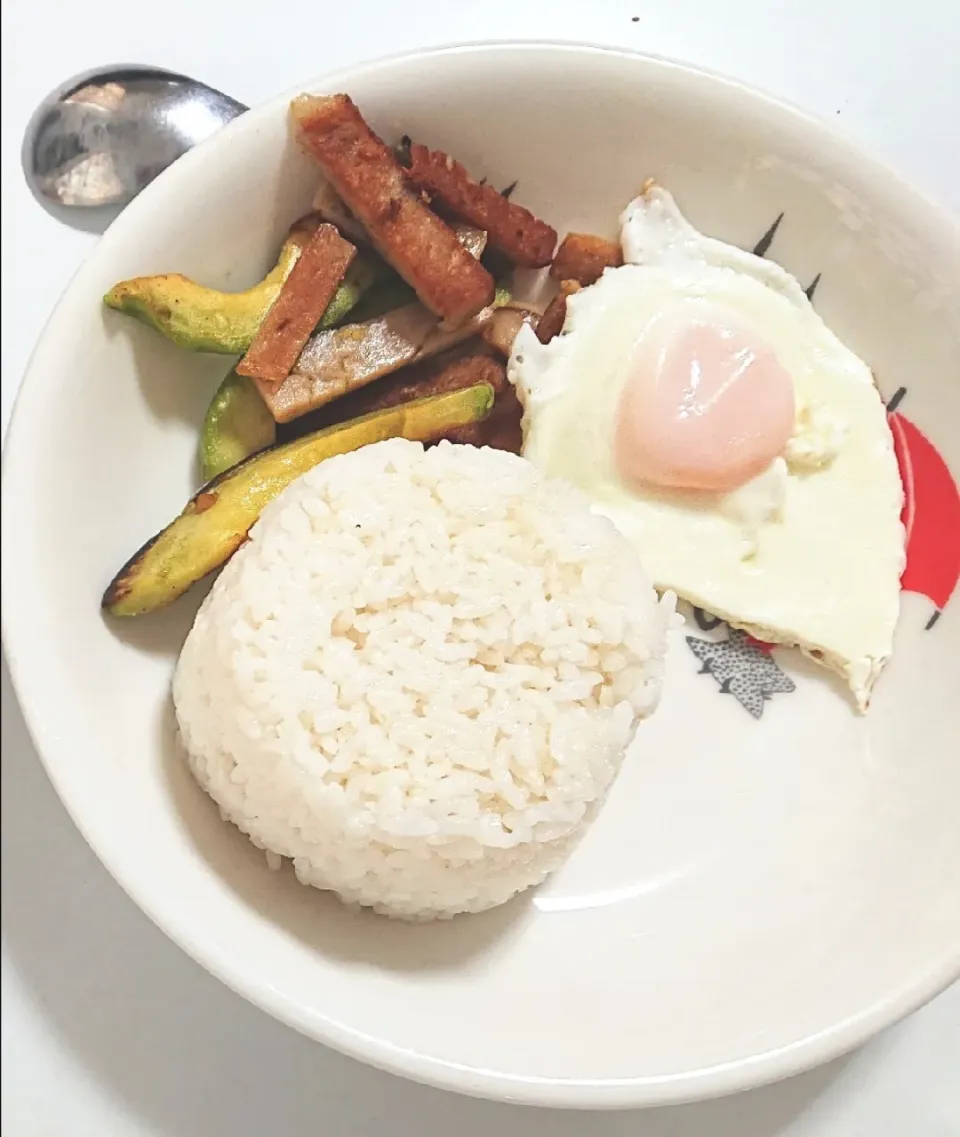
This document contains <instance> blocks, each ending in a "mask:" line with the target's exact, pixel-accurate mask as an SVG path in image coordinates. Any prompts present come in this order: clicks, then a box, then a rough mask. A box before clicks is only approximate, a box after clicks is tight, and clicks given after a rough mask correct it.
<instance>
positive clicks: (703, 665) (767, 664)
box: [686, 628, 797, 719]
mask: <svg viewBox="0 0 960 1137" xmlns="http://www.w3.org/2000/svg"><path fill="white" fill-rule="evenodd" d="M686 640H687V645H688V646H689V648H690V650H691V651H692V652H693V654H694V655H695V656H696V657H697V659H699V660H700V674H701V675H712V676H713V677H714V679H716V681H717V682H718V683H719V684H720V692H721V694H724V695H733V697H734V698H735V699H736V700H737V702H738V703H739V704H740V706H741V707H743V709H744V710H745V711H747V712H748V713H749V714H751V715H753V717H754V718H755V719H759V718H762V717H763V704H764V703H765V702H766V701H767V699H769V698H770V697H771V696H772V695H776V694H781V693H788V692H790V691H795V690H796V689H797V685H796V683H794V681H793V680H792V679H791V678H790V676H789V675H785V674H784V673H783V672H782V671H781V670H780V668H779V667H778V666H777V662H776V660H775V659H774V658H773V656H772V655H771V654H770V651H769V648H767V647H766V646H765V645H761V644H758V643H757V642H756V641H755V640H753V639H751V637H750V636H748V635H747V633H746V632H742V631H740V630H739V629H738V628H730V629H729V633H728V635H727V638H726V639H725V640H704V639H700V637H699V636H687V637H686Z"/></svg>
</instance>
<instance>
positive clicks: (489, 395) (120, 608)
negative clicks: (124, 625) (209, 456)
mask: <svg viewBox="0 0 960 1137" xmlns="http://www.w3.org/2000/svg"><path fill="white" fill-rule="evenodd" d="M493 401H494V390H493V388H492V387H491V386H490V385H489V384H488V383H478V384H476V385H475V386H473V387H466V388H463V389H461V390H459V391H449V392H446V393H445V394H441V395H428V396H426V397H424V398H421V399H414V400H413V401H412V402H409V403H403V404H402V405H400V406H397V407H391V408H389V409H388V410H381V411H374V412H372V413H371V414H368V415H364V416H363V417H361V418H356V419H352V420H351V421H349V422H344V423H340V424H339V425H337V426H331V427H327V428H326V429H324V430H318V431H315V432H314V433H313V434H307V435H304V437H303V438H298V439H296V440H294V441H293V442H287V443H285V444H284V445H282V446H274V447H271V448H270V449H269V450H264V451H261V453H259V454H254V455H253V457H251V458H248V459H247V460H246V461H245V462H241V463H240V465H239V466H234V467H233V468H232V469H230V470H227V471H226V473H224V474H221V475H220V477H218V478H214V479H213V481H212V482H208V483H207V484H206V485H205V486H204V487H203V489H201V490H200V491H199V492H198V493H196V494H195V495H194V496H193V497H192V498H191V499H190V501H188V502H187V504H186V506H185V508H184V509H183V512H182V513H180V515H179V516H178V517H176V518H174V520H173V521H172V522H171V523H170V524H169V525H168V526H167V527H166V529H164V530H162V531H161V532H160V533H158V534H157V535H156V536H155V537H153V538H152V539H151V540H150V541H148V542H147V543H146V544H145V545H144V546H143V547H142V548H141V549H140V550H138V552H136V553H134V555H133V556H132V557H131V558H130V560H129V561H127V563H126V564H125V565H124V566H123V568H121V569H120V571H119V572H118V573H117V575H116V576H115V577H114V578H113V580H112V581H111V582H110V585H109V586H108V588H107V590H106V592H104V594H103V599H102V600H101V606H102V607H103V608H104V610H105V611H107V612H110V613H111V614H112V615H114V616H137V615H140V614H141V613H144V612H151V611H153V610H154V609H156V608H162V607H164V606H165V605H167V604H169V603H171V602H172V601H174V600H176V599H177V597H178V596H181V595H182V594H183V593H184V592H186V591H187V589H188V588H189V587H190V586H191V585H193V584H195V583H196V582H197V581H198V580H201V579H202V578H203V577H205V576H206V575H207V574H208V573H211V572H213V571H214V570H215V569H218V568H219V567H220V566H221V565H222V564H224V563H225V562H226V561H227V560H229V558H230V557H231V556H232V555H233V554H234V552H236V550H237V549H239V548H240V546H241V545H242V544H243V543H244V541H245V540H246V539H247V534H248V533H249V532H250V529H251V528H252V527H253V525H254V523H255V522H256V520H257V518H258V517H259V516H260V514H261V512H262V511H263V509H264V508H265V507H266V506H267V504H268V503H269V502H271V501H272V500H273V499H274V498H275V497H276V496H277V495H278V494H279V493H281V492H282V491H283V490H284V489H286V487H287V486H288V485H289V484H290V483H291V482H292V481H294V480H295V479H296V478H298V477H300V475H301V474H305V473H306V472H307V470H309V469H311V468H312V467H314V466H316V465H318V464H319V463H320V462H323V461H324V460H325V459H327V458H331V457H333V455H335V454H346V453H348V452H349V451H351V450H359V449H360V447H362V446H369V445H371V444H372V443H375V442H382V441H384V440H385V439H388V438H398V437H399V438H407V439H410V440H411V441H414V442H430V441H433V440H435V439H437V438H442V437H443V436H444V435H445V434H448V433H449V432H450V431H451V430H453V429H455V428H457V427H461V426H467V425H469V424H470V423H474V422H481V421H482V420H483V419H485V418H486V417H487V415H488V414H489V413H490V411H491V409H492V407H493Z"/></svg>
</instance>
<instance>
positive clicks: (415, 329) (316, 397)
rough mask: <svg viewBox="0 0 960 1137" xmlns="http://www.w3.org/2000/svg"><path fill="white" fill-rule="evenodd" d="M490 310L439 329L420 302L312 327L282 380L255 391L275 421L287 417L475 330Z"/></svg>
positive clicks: (486, 319) (441, 348)
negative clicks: (315, 330) (320, 328)
mask: <svg viewBox="0 0 960 1137" xmlns="http://www.w3.org/2000/svg"><path fill="white" fill-rule="evenodd" d="M493 313H494V309H493V308H484V309H482V310H481V311H480V312H478V313H477V314H476V315H475V316H473V317H472V318H471V319H469V320H467V321H466V323H462V324H458V325H457V326H456V327H455V328H445V327H443V326H441V325H440V323H439V321H438V319H437V317H436V316H435V315H434V314H433V313H432V312H428V311H427V309H426V308H424V307H423V305H422V304H406V305H404V306H403V307H402V308H394V309H392V311H390V312H386V313H384V314H383V315H382V316H375V317H374V318H373V319H370V320H366V321H365V322H364V323H361V324H346V325H344V326H343V327H340V328H331V329H330V330H329V331H323V332H318V333H317V334H316V335H314V336H312V337H311V338H310V340H309V341H308V343H307V345H306V347H304V349H303V351H302V352H301V353H300V358H299V359H298V360H297V362H296V365H295V367H294V369H293V371H292V372H291V373H290V374H289V375H288V376H287V378H286V379H285V380H284V381H283V383H281V384H280V386H279V387H276V388H269V389H265V387H264V385H262V384H261V385H260V393H261V395H263V399H264V402H265V403H266V404H267V407H268V409H269V410H270V413H271V414H272V415H273V417H274V418H275V419H276V421H277V422H289V421H290V420H291V419H295V418H299V417H300V416H301V415H304V414H307V413H308V412H309V411H313V410H316V409H317V408H318V407H322V406H323V405H324V404H326V403H330V402H333V400H334V399H340V398H341V397H342V396H344V395H346V394H348V393H349V392H351V391H355V390H358V389H359V388H361V387H365V386H367V384H369V383H372V382H373V381H374V380H376V379H380V378H381V377H382V376H384V375H389V374H391V373H392V372H394V371H398V370H399V369H400V368H401V367H404V366H406V365H407V364H408V363H413V362H415V361H418V360H422V359H428V358H430V357H431V356H433V355H438V354H439V353H440V352H442V351H445V350H446V349H447V348H449V347H452V346H453V345H454V344H457V343H461V342H462V341H463V340H465V339H468V338H469V337H470V336H473V335H476V334H477V333H479V332H480V331H482V329H483V328H484V327H485V326H486V324H487V323H488V322H489V320H490V319H491V318H492V316H493Z"/></svg>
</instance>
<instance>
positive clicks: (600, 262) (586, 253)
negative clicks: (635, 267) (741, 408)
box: [550, 233, 623, 286]
mask: <svg viewBox="0 0 960 1137" xmlns="http://www.w3.org/2000/svg"><path fill="white" fill-rule="evenodd" d="M622 264H623V253H622V251H621V249H620V246H619V245H618V244H617V243H616V241H607V240H604V238H603V237H594V236H593V234H592V233H568V234H567V235H566V237H564V238H563V240H562V241H561V242H560V248H559V249H557V255H556V256H555V257H554V258H553V264H552V265H551V266H550V275H551V276H552V277H553V279H554V280H575V281H577V282H578V283H579V284H582V285H584V286H586V285H588V284H593V283H594V282H595V281H597V280H599V279H600V275H601V273H602V272H603V270H604V269H606V268H616V267H618V266H619V265H622Z"/></svg>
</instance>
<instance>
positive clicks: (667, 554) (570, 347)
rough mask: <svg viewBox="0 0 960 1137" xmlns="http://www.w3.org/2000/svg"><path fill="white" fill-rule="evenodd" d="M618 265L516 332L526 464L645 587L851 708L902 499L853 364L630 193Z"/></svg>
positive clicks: (777, 299)
mask: <svg viewBox="0 0 960 1137" xmlns="http://www.w3.org/2000/svg"><path fill="white" fill-rule="evenodd" d="M621 226H622V230H621V240H622V244H623V251H624V262H625V263H624V264H623V266H622V267H619V268H609V269H607V270H606V271H605V272H604V274H603V276H602V277H601V278H600V279H599V280H598V281H597V282H596V283H595V284H592V285H590V286H589V287H587V288H584V289H582V290H581V291H579V292H577V293H575V294H574V295H573V296H571V297H570V298H569V299H568V301H567V316H566V322H565V324H564V327H563V331H562V333H561V334H560V335H559V336H557V337H556V338H555V339H554V340H552V341H551V342H550V343H547V344H541V343H540V342H539V341H538V340H537V338H536V336H535V335H534V333H533V331H532V330H531V329H530V328H524V329H522V331H521V333H520V334H519V335H518V336H517V338H516V340H515V342H514V346H513V351H512V355H511V358H510V363H509V369H508V375H509V378H510V381H511V382H512V383H513V384H514V386H515V387H516V388H517V392H518V395H519V397H520V399H521V401H522V403H523V407H524V423H523V429H524V447H523V453H524V455H525V456H526V457H527V458H528V459H530V460H531V461H532V462H534V463H535V464H536V465H538V466H540V467H541V468H542V469H544V470H545V471H546V472H547V473H548V474H550V475H553V476H558V477H563V478H566V480H568V481H569V482H572V483H573V484H574V485H576V486H578V487H579V488H580V489H582V490H584V491H585V492H586V493H587V494H588V495H589V496H590V497H591V499H592V501H593V503H594V508H595V509H596V510H597V511H598V512H600V513H602V514H605V515H606V516H607V517H609V518H610V519H611V520H612V521H613V522H614V524H615V525H617V527H618V528H619V529H620V530H621V531H622V532H623V533H624V534H625V535H626V536H627V537H628V538H630V539H631V541H633V542H634V543H635V545H636V547H637V549H638V551H639V553H640V555H641V557H642V559H643V561H644V564H645V566H646V568H647V571H648V572H649V574H650V575H651V577H652V578H653V580H654V583H655V584H656V585H657V587H658V588H659V589H661V590H668V589H669V590H671V591H673V592H676V593H677V595H678V596H680V597H681V598H683V599H685V600H687V601H689V602H690V603H691V604H694V605H696V606H698V607H700V608H703V609H705V610H707V611H709V612H712V613H713V614H715V615H717V616H719V617H721V618H722V619H724V620H726V621H727V622H728V623H730V624H732V625H734V626H735V627H739V628H744V629H745V630H747V631H748V632H749V633H750V634H752V635H754V636H756V637H757V638H758V639H761V640H764V641H766V642H770V643H777V644H784V645H792V646H796V647H799V648H800V649H801V650H802V651H804V652H806V653H807V654H808V655H810V656H811V657H812V658H814V659H816V660H818V661H819V662H820V663H822V664H824V665H825V666H826V667H829V668H831V669H832V670H833V671H835V672H837V673H838V674H840V675H841V676H842V677H843V678H844V679H845V680H846V681H847V683H848V684H849V686H850V688H851V690H852V691H853V695H854V699H855V701H856V705H857V707H858V708H859V709H860V710H865V709H866V706H867V703H868V701H869V697H870V692H871V689H872V687H873V685H874V683H875V681H876V679H877V676H878V675H879V674H880V671H881V669H882V668H883V665H884V663H885V662H886V661H887V659H888V658H889V656H890V654H891V651H892V643H893V632H894V627H895V625H896V621H897V616H898V612H899V602H900V601H899V596H900V587H899V580H900V573H901V571H902V568H903V565H904V531H903V527H902V525H901V523H900V513H901V508H902V504H903V489H902V485H901V481H900V475H899V471H898V467H897V461H896V456H895V453H894V448H893V439H892V436H891V432H890V429H889V427H888V425H887V418H886V411H885V408H884V406H883V402H882V400H881V398H880V395H879V393H878V391H877V389H876V387H875V385H874V381H873V375H872V373H871V371H870V369H869V368H868V367H867V365H866V364H865V363H864V362H863V361H862V360H861V359H859V358H858V357H857V356H856V355H855V354H854V353H853V352H852V351H850V350H849V349H848V348H847V347H846V346H845V345H844V344H843V343H841V342H840V340H839V339H838V338H837V337H836V336H835V335H834V334H833V333H832V332H831V331H830V330H829V329H828V328H827V327H826V326H825V325H824V323H823V321H822V320H821V319H820V317H819V316H818V315H817V313H816V312H815V311H814V309H813V307H812V306H811V304H810V302H809V300H808V298H807V296H806V294H805V293H804V291H803V289H802V288H801V286H800V285H799V283H798V282H797V281H796V280H795V279H794V277H792V276H791V275H790V274H789V273H787V272H786V271H785V270H784V269H782V268H781V267H780V266H778V265H776V264H774V263H773V262H771V261H768V260H765V259H763V258H761V257H758V256H754V255H753V254H751V253H746V252H744V251H743V250H741V249H737V248H734V247H732V246H730V245H726V244H724V243H723V242H721V241H718V240H715V239H713V238H710V237H706V236H704V235H703V234H701V233H699V232H698V231H697V230H696V229H694V228H693V227H692V226H691V225H690V224H689V223H688V222H687V221H686V220H685V218H684V217H683V216H682V214H681V213H680V211H679V209H678V208H677V205H676V203H675V202H674V200H673V198H672V197H671V196H670V194H669V193H667V192H666V191H665V190H664V189H662V188H660V187H658V186H655V185H652V184H651V185H648V186H647V187H645V189H644V192H643V193H642V194H641V196H640V197H638V198H637V199H636V200H635V201H633V202H631V203H630V205H629V206H628V207H627V209H626V210H625V212H624V214H623V216H622V218H621Z"/></svg>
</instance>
